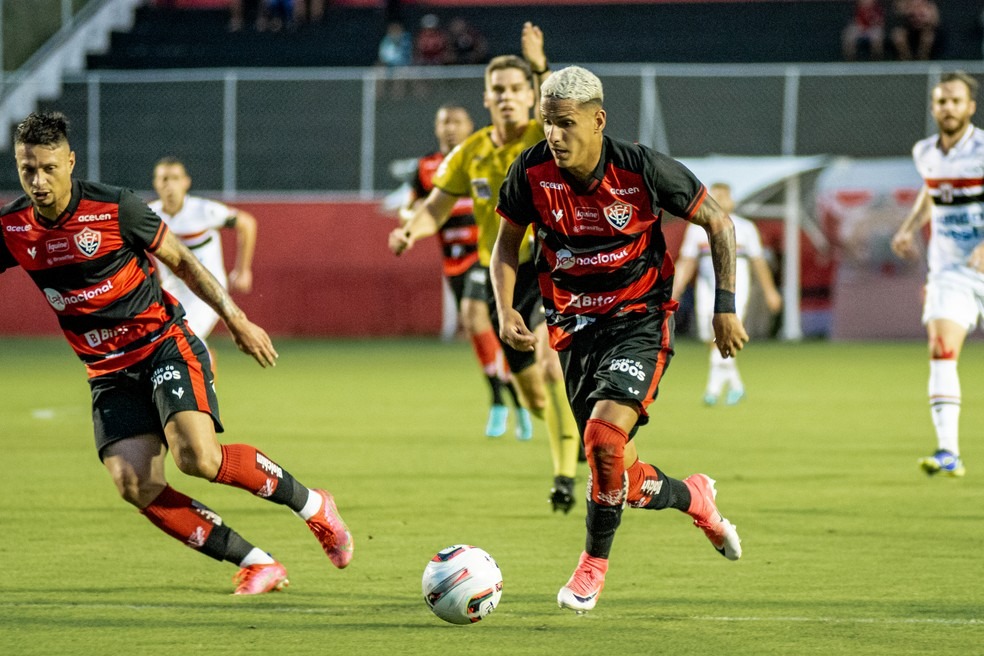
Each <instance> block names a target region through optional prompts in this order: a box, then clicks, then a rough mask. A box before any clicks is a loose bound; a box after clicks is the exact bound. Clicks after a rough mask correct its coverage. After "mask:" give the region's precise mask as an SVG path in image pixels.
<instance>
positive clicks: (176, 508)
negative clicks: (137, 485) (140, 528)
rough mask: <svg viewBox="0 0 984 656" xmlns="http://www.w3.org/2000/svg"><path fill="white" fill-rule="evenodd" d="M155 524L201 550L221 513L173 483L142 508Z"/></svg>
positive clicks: (177, 538)
mask: <svg viewBox="0 0 984 656" xmlns="http://www.w3.org/2000/svg"><path fill="white" fill-rule="evenodd" d="M140 513H141V514H143V515H144V516H145V517H146V518H147V519H149V520H150V521H151V523H152V524H153V525H154V526H156V527H157V528H159V529H161V530H162V531H164V532H165V533H167V534H168V535H170V536H171V537H172V538H175V539H176V540H180V541H181V542H184V543H185V544H186V545H188V546H189V547H191V548H192V549H198V550H201V548H202V547H203V546H205V541H206V540H208V536H209V534H211V532H212V529H213V528H214V527H215V523H214V521H213V520H218V521H219V522H220V523H221V519H219V517H218V515H216V514H215V513H213V512H212V511H211V510H209V509H208V508H205V507H203V506H199V505H198V504H196V503H195V501H194V500H193V499H192V498H191V497H188V496H185V495H184V494H181V493H180V492H178V491H177V490H175V489H174V488H172V487H171V486H170V485H168V486H165V488H164V491H163V492H161V493H160V494H158V495H157V498H156V499H154V500H153V501H151V502H150V505H149V506H147V507H146V508H144V509H143V510H141V511H140Z"/></svg>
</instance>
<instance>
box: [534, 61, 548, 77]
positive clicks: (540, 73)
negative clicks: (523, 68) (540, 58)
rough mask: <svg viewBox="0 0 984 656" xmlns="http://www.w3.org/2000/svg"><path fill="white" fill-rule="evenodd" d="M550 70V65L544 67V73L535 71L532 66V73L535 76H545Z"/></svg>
mask: <svg viewBox="0 0 984 656" xmlns="http://www.w3.org/2000/svg"><path fill="white" fill-rule="evenodd" d="M549 70H550V64H547V65H546V66H544V67H543V70H542V71H538V70H535V69H534V68H533V67H532V66H530V73H533V75H543V74H544V73H546V72H547V71H549Z"/></svg>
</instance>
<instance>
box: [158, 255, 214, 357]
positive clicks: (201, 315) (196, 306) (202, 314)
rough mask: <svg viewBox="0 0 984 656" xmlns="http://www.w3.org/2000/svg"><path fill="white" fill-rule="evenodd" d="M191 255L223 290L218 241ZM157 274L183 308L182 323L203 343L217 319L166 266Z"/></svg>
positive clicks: (206, 305)
mask: <svg viewBox="0 0 984 656" xmlns="http://www.w3.org/2000/svg"><path fill="white" fill-rule="evenodd" d="M191 252H192V253H194V254H195V257H196V258H198V261H199V262H201V263H202V264H203V265H204V266H205V268H206V269H208V270H209V271H210V272H211V273H212V275H213V276H215V278H216V280H218V281H219V284H221V285H222V287H223V288H224V287H226V286H227V281H226V272H225V265H224V263H223V261H222V244H221V242H219V240H217V239H214V238H213V239H212V241H211V242H208V243H205V244H202V245H201V246H199V247H197V248H194V249H192V251H191ZM157 271H158V274H159V275H160V279H161V287H163V288H164V290H165V291H166V292H167V293H169V294H170V295H171V296H173V297H175V298H176V299H178V302H179V303H181V306H182V307H183V308H184V310H185V321H187V322H188V326H189V327H190V328H191V332H193V333H195V335H196V336H197V337H198V338H199V339H201V340H202V341H205V338H207V337H208V336H209V334H211V332H212V329H213V328H215V324H217V323H218V322H219V315H218V314H216V313H215V310H213V309H212V308H211V306H209V304H208V303H206V302H205V301H203V300H202V299H200V298H198V296H197V295H196V294H195V293H194V292H193V291H191V290H190V289H189V288H188V285H186V284H185V283H184V281H183V280H181V279H180V278H178V277H177V276H176V275H174V273H173V272H172V271H171V270H170V269H168V268H167V267H166V266H164V265H163V264H159V265H158V268H157Z"/></svg>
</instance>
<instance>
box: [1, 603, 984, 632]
mask: <svg viewBox="0 0 984 656" xmlns="http://www.w3.org/2000/svg"><path fill="white" fill-rule="evenodd" d="M234 603H235V602H234ZM0 608H19V609H24V608H90V609H106V610H118V609H120V608H126V609H128V610H137V611H142V610H148V611H161V610H175V609H187V608H188V607H187V605H184V604H175V605H168V604H109V603H104V602H92V603H87V602H74V601H65V602H61V601H32V602H27V603H24V602H9V601H4V602H0ZM210 608H211V609H212V610H240V609H241V608H242V607H241V606H239V605H238V604H235V605H211V606H210ZM248 608H249V612H251V613H278V614H279V613H304V614H309V615H328V614H332V613H338V612H340V611H339V610H338V609H330V608H297V607H294V606H288V607H284V606H270V607H260V606H249V607H248ZM666 619H677V620H684V621H686V620H690V621H695V622H779V623H784V622H788V623H796V622H813V623H816V624H928V625H946V626H984V619H959V618H934V617H895V618H893V617H849V618H847V617H728V616H714V615H698V616H696V617H689V618H688V617H678V618H666Z"/></svg>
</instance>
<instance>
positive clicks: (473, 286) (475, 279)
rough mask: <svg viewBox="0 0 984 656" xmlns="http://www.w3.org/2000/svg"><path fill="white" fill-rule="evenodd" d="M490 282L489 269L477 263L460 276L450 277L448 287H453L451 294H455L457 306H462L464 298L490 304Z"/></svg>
mask: <svg viewBox="0 0 984 656" xmlns="http://www.w3.org/2000/svg"><path fill="white" fill-rule="evenodd" d="M488 280H489V268H488V267H485V266H482V265H481V264H479V263H478V262H475V264H473V265H472V266H471V268H469V269H468V270H467V271H465V272H464V273H462V274H461V275H460V276H449V277H448V285H449V286H450V287H451V293H452V294H454V302H455V304H456V305H459V306H460V305H461V299H463V298H467V299H471V300H473V301H481V302H483V303H488V302H489V298H488V295H487V294H488V292H487V291H486V285H487V284H488Z"/></svg>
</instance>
